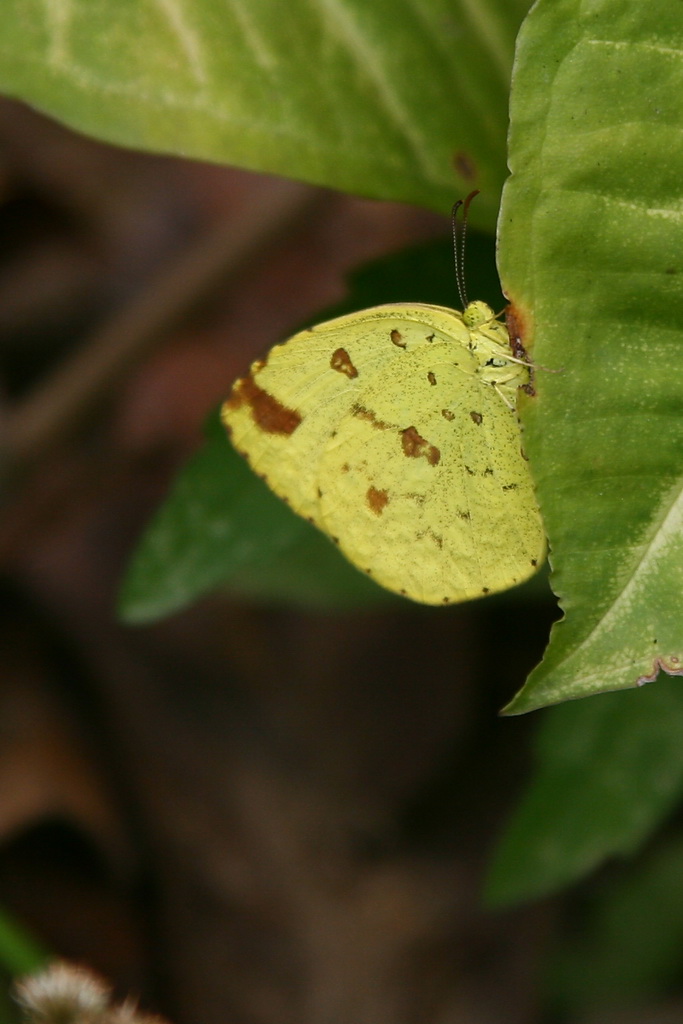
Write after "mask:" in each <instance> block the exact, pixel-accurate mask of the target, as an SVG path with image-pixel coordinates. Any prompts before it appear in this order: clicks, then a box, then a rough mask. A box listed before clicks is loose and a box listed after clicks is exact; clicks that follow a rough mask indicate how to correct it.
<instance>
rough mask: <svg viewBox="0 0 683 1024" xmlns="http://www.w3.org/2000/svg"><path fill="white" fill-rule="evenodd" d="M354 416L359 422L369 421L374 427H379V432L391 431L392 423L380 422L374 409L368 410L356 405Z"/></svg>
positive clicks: (353, 410)
mask: <svg viewBox="0 0 683 1024" xmlns="http://www.w3.org/2000/svg"><path fill="white" fill-rule="evenodd" d="M352 412H353V415H354V416H357V417H358V419H359V420H367V422H368V423H371V424H372V425H373V427H377V429H378V430H391V429H392V426H391V423H385V422H384V421H383V420H378V419H377V417H376V416H375V414H374V412H373V411H372V409H366V408H365V406H363V405H354V407H353V409H352Z"/></svg>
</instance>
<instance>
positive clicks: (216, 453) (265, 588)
mask: <svg viewBox="0 0 683 1024" xmlns="http://www.w3.org/2000/svg"><path fill="white" fill-rule="evenodd" d="M468 279H469V283H470V288H471V290H472V294H476V295H477V296H478V297H481V298H483V299H485V300H486V301H488V302H489V303H490V304H491V305H492V306H494V307H497V308H501V305H502V298H501V295H500V290H499V288H498V281H497V278H496V275H495V264H494V246H493V239H492V238H490V237H488V236H484V235H480V234H477V233H476V232H471V233H470V235H469V238H468ZM454 291H455V279H454V273H453V253H452V245H451V241H450V239H445V240H443V241H440V242H437V243H431V244H429V245H423V246H419V247H416V248H415V249H412V250H407V251H406V252H404V253H400V254H399V255H397V256H394V257H391V258H390V259H385V260H382V261H379V262H377V263H374V264H372V265H371V266H369V267H367V268H365V269H364V270H363V271H362V272H360V273H358V274H356V275H355V276H354V277H353V279H352V281H351V283H350V294H349V298H348V299H347V300H346V301H345V302H344V304H343V305H340V306H338V307H336V308H335V309H334V310H332V311H328V315H338V314H341V313H343V312H347V311H348V310H349V309H352V308H355V309H358V308H359V307H363V306H366V305H373V304H375V303H377V302H378V301H385V302H391V301H393V300H394V299H395V300H398V299H405V298H406V296H410V295H412V296H414V297H416V298H417V299H419V300H420V301H423V302H435V303H437V304H452V302H453V296H454ZM316 319H319V318H316ZM273 340H276V339H273ZM226 391H227V384H226ZM219 587H220V588H222V589H227V590H229V591H230V592H232V593H234V594H236V595H240V596H242V597H244V596H248V597H251V598H253V599H255V600H260V601H271V602H272V601H285V602H296V603H299V604H306V605H309V606H315V607H318V608H319V607H328V608H329V607H348V606H351V605H359V604H367V603H368V602H377V601H388V600H399V599H393V598H390V597H389V596H388V595H387V594H386V592H385V591H383V590H381V589H380V588H379V587H377V586H376V585H375V584H374V583H372V582H371V581H370V580H369V579H368V578H367V577H366V576H364V575H363V574H362V573H359V572H358V571H357V570H356V569H354V568H352V567H351V566H350V564H349V563H348V562H346V560H345V559H344V558H342V556H341V555H340V554H339V552H338V550H337V549H336V548H335V547H334V546H333V545H332V544H330V543H329V541H328V540H327V539H326V538H325V537H323V536H322V534H320V533H319V532H318V531H317V530H314V529H313V528H312V527H311V526H309V525H308V523H305V522H304V521H303V520H302V519H300V518H299V517H298V516H295V515H294V514H293V513H292V512H291V511H290V510H289V509H288V508H287V507H286V506H285V505H284V503H283V502H281V501H280V500H279V499H277V498H276V497H274V495H273V494H272V493H271V492H270V491H269V490H268V488H267V487H266V486H265V485H264V484H263V483H262V482H261V481H260V480H259V479H258V478H257V477H256V476H255V475H254V474H253V473H252V472H251V470H250V469H249V467H248V466H247V464H246V462H244V461H243V460H242V459H241V458H240V457H239V456H237V455H236V453H235V452H234V450H233V448H232V447H231V445H230V444H229V442H228V440H227V437H226V435H225V432H224V430H223V428H222V426H221V425H220V423H219V421H218V418H217V416H214V417H213V418H212V420H211V422H210V424H209V438H208V441H207V443H206V445H205V446H204V448H203V449H202V450H201V451H200V452H198V454H197V455H196V456H195V457H194V458H193V459H191V460H190V462H189V463H188V465H187V466H186V467H185V468H184V469H183V470H182V471H181V473H180V475H179V477H178V479H177V481H176V482H175V484H174V486H173V489H172V491H171V494H170V495H169V497H168V498H167V500H166V502H165V503H164V505H163V506H162V507H161V509H160V510H159V511H158V513H157V515H156V516H155V518H154V520H153V521H152V523H151V524H150V526H149V527H148V529H147V531H146V533H145V535H144V537H143V539H142V541H141V542H140V545H139V548H138V550H137V552H136V554H135V555H134V557H133V560H132V562H131V565H130V567H129V569H128V572H127V574H126V578H125V580H124V583H123V587H122V591H121V596H120V601H119V611H120V614H121V616H122V618H124V619H125V620H126V621H128V622H146V621H149V620H151V619H155V618H158V617H160V616H162V615H167V614H170V613H171V612H173V611H176V610H178V609H180V608H182V607H184V606H186V605H187V604H189V603H191V602H192V601H194V600H196V599H197V598H199V597H201V596H202V595H203V594H205V593H208V592H210V591H211V590H215V589H217V588H219Z"/></svg>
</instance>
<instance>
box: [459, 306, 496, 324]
mask: <svg viewBox="0 0 683 1024" xmlns="http://www.w3.org/2000/svg"><path fill="white" fill-rule="evenodd" d="M462 318H463V320H464V322H465V327H467V328H469V330H474V329H475V328H477V327H481V326H482V324H486V323H489V322H490V321H491V320H495V319H496V314H495V313H494V312H493V310H492V309H491V307H490V306H488V305H487V304H486V303H485V302H482V301H481V300H480V299H477V300H476V301H475V302H468V304H467V306H466V307H465V312H464V313H463V315H462Z"/></svg>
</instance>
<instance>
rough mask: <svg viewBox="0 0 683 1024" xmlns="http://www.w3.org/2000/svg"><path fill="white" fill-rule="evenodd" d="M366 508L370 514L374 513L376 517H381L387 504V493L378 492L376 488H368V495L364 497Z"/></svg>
mask: <svg viewBox="0 0 683 1024" xmlns="http://www.w3.org/2000/svg"><path fill="white" fill-rule="evenodd" d="M365 497H366V499H367V502H368V508H369V509H370V511H371V512H374V513H375V515H376V516H381V515H382V512H384V509H385V508H386V507H387V505H388V504H389V492H388V491H380V490H378V489H377V487H368V493H367V494H366V495H365Z"/></svg>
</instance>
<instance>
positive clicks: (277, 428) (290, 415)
mask: <svg viewBox="0 0 683 1024" xmlns="http://www.w3.org/2000/svg"><path fill="white" fill-rule="evenodd" d="M243 405H248V406H249V407H250V409H251V416H252V419H253V421H254V423H255V424H256V426H257V427H259V428H260V429H261V430H263V431H264V432H265V433H266V434H284V435H285V436H287V435H289V434H293V433H294V431H295V430H296V428H297V427H298V426H299V425H300V423H301V419H302V417H301V415H300V414H299V413H298V412H297V411H296V410H295V409H288V408H287V406H286V405H283V404H282V402H278V400H277V398H275V397H274V395H271V394H269V393H268V392H267V391H264V390H263V388H260V387H259V386H258V384H257V383H256V381H255V380H254V378H253V377H252V376H251V374H249V376H247V377H242V378H240V380H237V381H235V383H234V385H233V388H232V393H231V395H230V397H229V398H228V400H227V402H225V405H224V408H225V409H226V410H230V409H239V408H241V406H243Z"/></svg>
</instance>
